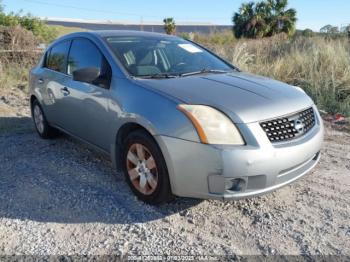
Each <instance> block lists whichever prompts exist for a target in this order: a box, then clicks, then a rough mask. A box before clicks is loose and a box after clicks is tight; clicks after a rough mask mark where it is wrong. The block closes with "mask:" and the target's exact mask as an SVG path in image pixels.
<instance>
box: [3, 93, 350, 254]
mask: <svg viewBox="0 0 350 262" xmlns="http://www.w3.org/2000/svg"><path fill="white" fill-rule="evenodd" d="M26 103H27V101H26V100H25V94H18V92H15V91H13V92H12V95H11V92H9V93H8V94H6V95H3V94H1V93H0V255H1V254H2V255H4V254H40V255H52V254H66V255H67V254H87V255H88V254H94V255H98V254H117V255H121V254H129V255H130V254H143V255H148V254H154V255H159V254H173V255H179V254H182V255H188V254H200V255H203V254H211V255H212V254H224V255H228V254H230V255H247V254H284V255H287V254H288V255H289V254H303V255H306V256H310V255H317V254H323V255H324V254H333V255H347V256H349V255H350V244H349V243H350V201H349V199H350V134H349V133H346V132H342V131H337V130H335V129H334V128H331V127H330V125H329V124H327V128H326V140H325V144H324V149H323V152H322V153H323V154H322V160H321V162H320V164H319V165H318V166H317V168H316V169H315V170H314V171H313V172H312V173H310V174H309V175H307V176H306V177H304V178H303V179H301V180H299V181H297V182H295V183H294V184H292V185H291V186H287V187H285V188H283V189H280V190H278V191H277V192H274V193H272V194H269V195H266V196H262V197H259V198H254V199H249V200H241V201H236V202H221V201H206V200H204V201H203V200H195V199H183V198H178V199H176V200H175V201H174V202H172V203H170V204H166V205H163V206H160V207H152V206H148V205H145V204H143V203H142V202H140V201H138V200H137V199H135V197H134V196H133V194H132V193H131V191H130V190H129V189H128V187H127V185H126V183H125V181H124V178H123V176H122V175H120V174H117V173H116V172H115V171H114V170H113V169H112V168H111V163H110V162H109V160H108V159H106V158H105V157H103V156H101V155H99V154H98V153H97V152H95V151H93V150H92V149H90V148H88V147H86V146H85V145H83V144H81V143H79V142H77V141H75V140H73V139H71V138H69V137H67V136H62V137H60V138H58V139H55V140H51V141H49V140H42V139H39V137H38V136H37V135H36V133H35V132H34V128H33V125H32V122H31V120H30V118H29V117H28V116H29V115H28V113H29V112H28V109H27V107H26Z"/></svg>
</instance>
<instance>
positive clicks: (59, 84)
mask: <svg viewBox="0 0 350 262" xmlns="http://www.w3.org/2000/svg"><path fill="white" fill-rule="evenodd" d="M70 44H71V41H70V40H67V41H62V42H59V43H57V44H55V45H54V46H52V47H51V48H50V50H48V51H47V53H46V56H45V61H44V64H43V68H42V70H41V74H40V77H39V78H38V79H37V81H38V85H40V86H41V87H42V88H41V90H43V91H42V92H41V93H42V96H43V97H42V98H43V106H44V110H45V114H46V117H47V119H48V120H49V122H50V123H51V124H54V125H58V126H62V127H64V123H65V113H66V112H65V106H64V100H65V98H66V96H67V93H66V92H65V86H66V84H67V81H68V80H69V79H70V76H68V75H67V58H68V51H69V48H70Z"/></svg>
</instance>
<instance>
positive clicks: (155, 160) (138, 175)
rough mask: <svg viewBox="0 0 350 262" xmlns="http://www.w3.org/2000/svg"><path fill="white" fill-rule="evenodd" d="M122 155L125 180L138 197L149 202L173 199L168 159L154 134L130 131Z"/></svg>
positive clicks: (154, 202)
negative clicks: (166, 159) (165, 157)
mask: <svg viewBox="0 0 350 262" xmlns="http://www.w3.org/2000/svg"><path fill="white" fill-rule="evenodd" d="M121 158H122V159H121V163H122V165H123V172H124V175H125V177H126V180H127V182H128V184H129V186H130V188H131V190H132V191H133V192H134V194H135V195H136V196H137V197H138V198H139V199H141V200H142V201H144V202H146V203H148V204H160V203H164V202H168V201H170V200H171V199H172V197H173V196H172V193H171V188H170V182H169V175H168V170H167V167H166V164H165V160H164V157H163V155H162V153H161V151H160V149H159V147H158V145H157V144H156V142H155V141H154V139H153V137H152V136H150V135H149V134H148V133H146V132H145V131H142V130H138V131H135V132H132V133H130V134H129V135H128V136H127V137H126V139H125V141H124V145H123V150H122V154H121Z"/></svg>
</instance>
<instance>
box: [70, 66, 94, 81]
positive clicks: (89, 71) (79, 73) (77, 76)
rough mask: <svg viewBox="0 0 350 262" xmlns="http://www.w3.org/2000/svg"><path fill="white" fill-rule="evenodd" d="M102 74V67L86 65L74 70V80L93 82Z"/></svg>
mask: <svg viewBox="0 0 350 262" xmlns="http://www.w3.org/2000/svg"><path fill="white" fill-rule="evenodd" d="M99 76H100V69H98V68H96V67H85V68H81V69H78V70H75V71H73V80H74V81H79V82H85V83H89V84H91V83H93V82H94V81H95V80H96V79H97V78H98V77H99Z"/></svg>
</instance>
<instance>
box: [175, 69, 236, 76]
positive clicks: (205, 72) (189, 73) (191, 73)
mask: <svg viewBox="0 0 350 262" xmlns="http://www.w3.org/2000/svg"><path fill="white" fill-rule="evenodd" d="M229 72H231V71H228V70H218V69H206V68H204V69H202V70H200V71H194V72H188V73H183V74H180V76H182V77H184V76H193V75H200V74H208V73H213V74H225V73H229Z"/></svg>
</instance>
